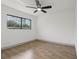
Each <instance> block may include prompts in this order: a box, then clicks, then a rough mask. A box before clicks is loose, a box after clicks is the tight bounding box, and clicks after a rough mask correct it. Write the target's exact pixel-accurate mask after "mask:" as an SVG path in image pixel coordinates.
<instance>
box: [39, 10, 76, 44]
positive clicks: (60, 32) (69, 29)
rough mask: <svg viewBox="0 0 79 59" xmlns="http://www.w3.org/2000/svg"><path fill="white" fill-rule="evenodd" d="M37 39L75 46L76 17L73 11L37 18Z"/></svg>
mask: <svg viewBox="0 0 79 59" xmlns="http://www.w3.org/2000/svg"><path fill="white" fill-rule="evenodd" d="M38 34H39V35H38V38H39V39H42V40H47V41H50V42H58V43H65V44H72V45H74V44H75V41H76V16H75V11H74V10H73V9H70V10H64V11H63V10H62V11H59V12H56V13H53V14H43V15H41V16H39V17H38Z"/></svg>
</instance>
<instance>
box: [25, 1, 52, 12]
mask: <svg viewBox="0 0 79 59" xmlns="http://www.w3.org/2000/svg"><path fill="white" fill-rule="evenodd" d="M35 2H36V6H37V7H32V6H26V7H27V8H33V9H36V10H35V11H34V13H36V12H37V11H42V12H44V13H47V11H45V10H44V9H50V8H52V6H44V7H42V6H41V4H40V2H39V1H38V0H35Z"/></svg>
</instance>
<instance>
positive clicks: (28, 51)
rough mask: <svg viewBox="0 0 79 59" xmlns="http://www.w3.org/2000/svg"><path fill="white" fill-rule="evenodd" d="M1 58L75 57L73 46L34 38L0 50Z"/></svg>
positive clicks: (51, 58) (47, 58)
mask: <svg viewBox="0 0 79 59" xmlns="http://www.w3.org/2000/svg"><path fill="white" fill-rule="evenodd" d="M1 56H2V57H1V59H76V53H75V48H74V47H72V46H65V45H61V44H55V43H49V42H44V41H39V40H35V41H32V42H29V43H25V44H22V45H19V46H16V47H13V48H8V49H5V50H2V53H1Z"/></svg>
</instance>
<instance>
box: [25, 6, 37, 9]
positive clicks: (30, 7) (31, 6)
mask: <svg viewBox="0 0 79 59" xmlns="http://www.w3.org/2000/svg"><path fill="white" fill-rule="evenodd" d="M26 7H27V8H33V9H37V8H36V7H32V6H26Z"/></svg>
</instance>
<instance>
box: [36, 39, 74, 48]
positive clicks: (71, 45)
mask: <svg viewBox="0 0 79 59" xmlns="http://www.w3.org/2000/svg"><path fill="white" fill-rule="evenodd" d="M36 40H39V41H44V42H49V43H54V44H58V45H64V46H70V47H75V45H73V44H68V43H61V42H52V41H47V40H43V39H36Z"/></svg>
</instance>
